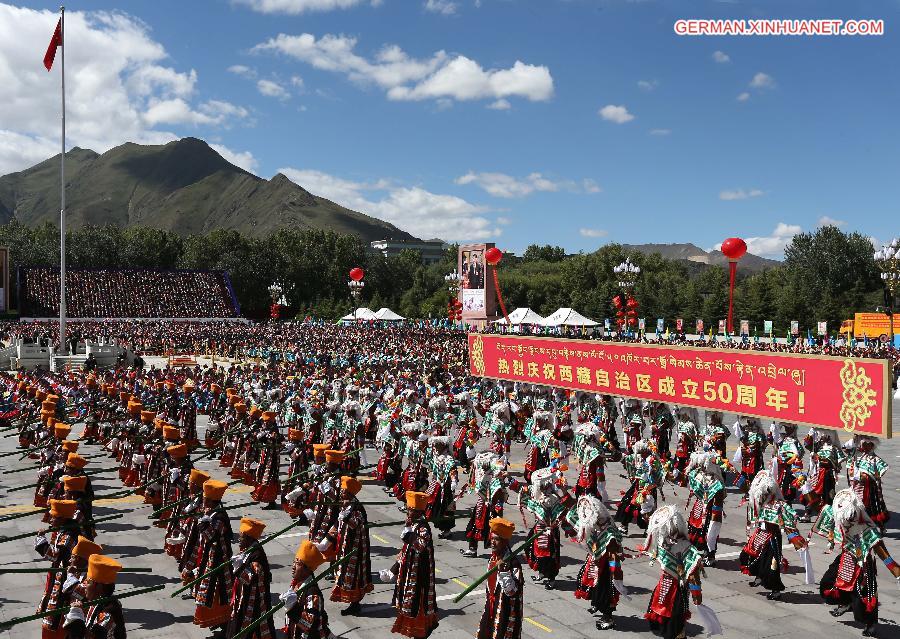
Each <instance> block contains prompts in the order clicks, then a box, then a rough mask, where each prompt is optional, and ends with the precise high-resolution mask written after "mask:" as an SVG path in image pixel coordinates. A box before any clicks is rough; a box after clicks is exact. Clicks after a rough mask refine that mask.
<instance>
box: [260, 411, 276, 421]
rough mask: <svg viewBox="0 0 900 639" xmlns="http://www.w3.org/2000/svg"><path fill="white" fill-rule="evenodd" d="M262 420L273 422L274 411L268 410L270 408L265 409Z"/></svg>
mask: <svg viewBox="0 0 900 639" xmlns="http://www.w3.org/2000/svg"><path fill="white" fill-rule="evenodd" d="M262 420H263V421H264V422H274V421H275V413H273V412H272V411H270V410H267V411H265V412H264V413H263V414H262Z"/></svg>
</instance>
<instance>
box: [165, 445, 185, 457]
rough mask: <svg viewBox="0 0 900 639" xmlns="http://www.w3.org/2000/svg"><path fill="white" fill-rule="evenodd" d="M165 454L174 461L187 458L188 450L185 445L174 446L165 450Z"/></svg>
mask: <svg viewBox="0 0 900 639" xmlns="http://www.w3.org/2000/svg"><path fill="white" fill-rule="evenodd" d="M166 452H167V453H169V457H173V458H175V459H184V458H185V457H187V453H188V449H187V445H185V444H176V445H175V446H169V447H168V448H166Z"/></svg>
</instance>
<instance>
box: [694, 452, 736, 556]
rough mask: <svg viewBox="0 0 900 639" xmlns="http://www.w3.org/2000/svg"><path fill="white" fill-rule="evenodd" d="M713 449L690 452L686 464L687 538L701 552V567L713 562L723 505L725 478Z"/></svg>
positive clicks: (720, 527) (720, 526)
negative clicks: (689, 461)
mask: <svg viewBox="0 0 900 639" xmlns="http://www.w3.org/2000/svg"><path fill="white" fill-rule="evenodd" d="M720 461H724V462H725V463H727V461H726V460H722V458H721V457H719V454H718V453H717V452H712V451H711V452H699V453H692V454H691V463H690V464H689V465H688V470H687V476H688V487H689V488H690V491H691V494H690V496H689V498H688V503H690V502H691V501H693V505H692V506H690V508H689V510H688V539H689V540H690V542H691V543H692V544H694V546H695V547H696V548H697V550H699V551H700V552H701V553H703V555H704V557H703V564H704V565H705V566H715V565H716V547H717V546H718V543H719V532H720V531H721V530H722V516H723V512H722V511H723V508H724V506H725V480H724V478H723V477H722V469H721V468H720V467H719V462H720Z"/></svg>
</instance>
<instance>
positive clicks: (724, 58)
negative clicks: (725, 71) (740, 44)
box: [712, 51, 731, 64]
mask: <svg viewBox="0 0 900 639" xmlns="http://www.w3.org/2000/svg"><path fill="white" fill-rule="evenodd" d="M712 59H713V60H714V61H715V62H718V63H719V64H726V63H728V62H731V57H730V56H729V55H728V54H727V53H725V52H724V51H713V54H712Z"/></svg>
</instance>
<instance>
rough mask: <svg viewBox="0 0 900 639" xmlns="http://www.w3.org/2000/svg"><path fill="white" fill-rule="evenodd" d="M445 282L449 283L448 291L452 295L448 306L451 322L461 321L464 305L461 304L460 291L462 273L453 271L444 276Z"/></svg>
mask: <svg viewBox="0 0 900 639" xmlns="http://www.w3.org/2000/svg"><path fill="white" fill-rule="evenodd" d="M444 281H445V282H446V283H447V291H448V292H449V293H450V304H449V305H448V306H447V312H448V315H450V320H451V321H453V322H455V321H456V320H460V321H461V320H462V304H461V303H460V302H459V289H461V288H462V281H463V276H462V274H461V273H457V272H456V269H453V272H452V273H448V274H447V275H445V276H444Z"/></svg>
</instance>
